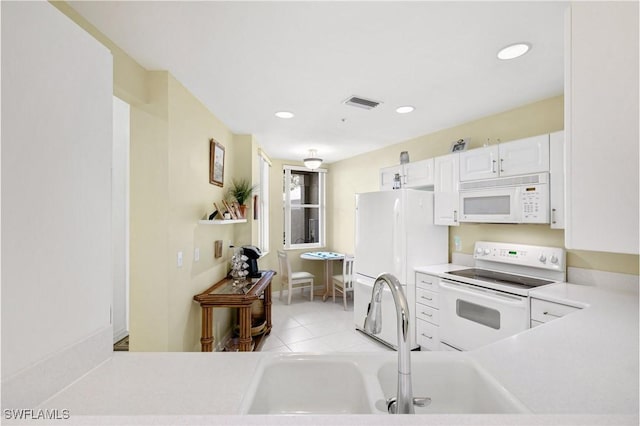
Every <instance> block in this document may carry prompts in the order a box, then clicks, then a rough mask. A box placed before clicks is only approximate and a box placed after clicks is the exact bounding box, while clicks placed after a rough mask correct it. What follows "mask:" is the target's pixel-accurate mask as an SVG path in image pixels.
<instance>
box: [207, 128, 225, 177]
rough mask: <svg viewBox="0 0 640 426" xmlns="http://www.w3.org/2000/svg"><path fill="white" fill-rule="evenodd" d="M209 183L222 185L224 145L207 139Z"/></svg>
mask: <svg viewBox="0 0 640 426" xmlns="http://www.w3.org/2000/svg"><path fill="white" fill-rule="evenodd" d="M209 183H211V184H213V185H217V186H224V146H222V145H221V144H219V143H218V142H216V141H215V140H213V139H210V140H209Z"/></svg>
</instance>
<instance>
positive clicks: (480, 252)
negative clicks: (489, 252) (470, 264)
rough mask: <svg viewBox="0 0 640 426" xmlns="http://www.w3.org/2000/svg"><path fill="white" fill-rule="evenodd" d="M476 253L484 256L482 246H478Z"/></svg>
mask: <svg viewBox="0 0 640 426" xmlns="http://www.w3.org/2000/svg"><path fill="white" fill-rule="evenodd" d="M476 254H477V255H478V256H482V248H481V247H478V248H477V249H476Z"/></svg>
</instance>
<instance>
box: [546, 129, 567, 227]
mask: <svg viewBox="0 0 640 426" xmlns="http://www.w3.org/2000/svg"><path fill="white" fill-rule="evenodd" d="M549 208H550V211H551V229H564V130H561V131H559V132H554V133H551V135H549Z"/></svg>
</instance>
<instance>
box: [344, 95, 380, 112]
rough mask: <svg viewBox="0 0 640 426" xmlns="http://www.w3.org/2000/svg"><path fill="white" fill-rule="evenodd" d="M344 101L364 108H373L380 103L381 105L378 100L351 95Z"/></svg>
mask: <svg viewBox="0 0 640 426" xmlns="http://www.w3.org/2000/svg"><path fill="white" fill-rule="evenodd" d="M344 103H345V104H347V105H351V106H354V107H358V108H364V109H373V108H375V107H377V106H378V105H380V102H378V101H372V100H371V99H365V98H361V97H359V96H351V97H350V98H348V99H347V100H346V101H344Z"/></svg>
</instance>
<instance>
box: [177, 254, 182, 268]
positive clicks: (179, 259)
mask: <svg viewBox="0 0 640 426" xmlns="http://www.w3.org/2000/svg"><path fill="white" fill-rule="evenodd" d="M178 268H182V252H181V251H179V252H178Z"/></svg>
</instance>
